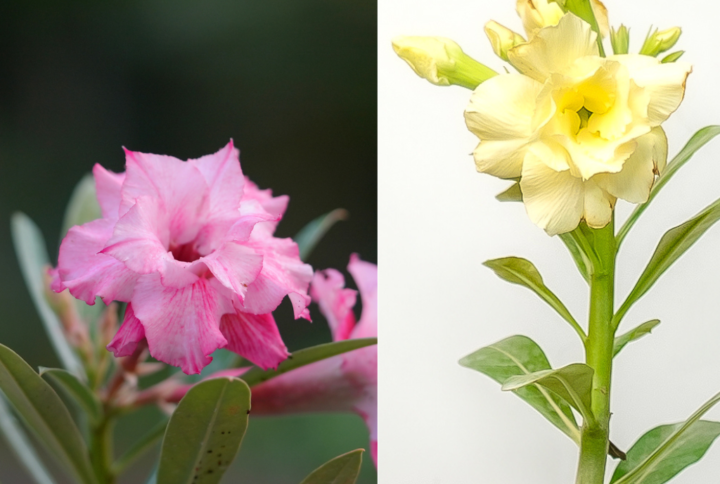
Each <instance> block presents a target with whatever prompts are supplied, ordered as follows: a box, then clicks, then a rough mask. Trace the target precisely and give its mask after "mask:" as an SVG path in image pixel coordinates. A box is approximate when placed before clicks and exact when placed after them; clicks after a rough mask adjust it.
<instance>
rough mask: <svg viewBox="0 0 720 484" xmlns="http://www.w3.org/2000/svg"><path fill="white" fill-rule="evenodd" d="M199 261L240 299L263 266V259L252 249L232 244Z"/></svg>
mask: <svg viewBox="0 0 720 484" xmlns="http://www.w3.org/2000/svg"><path fill="white" fill-rule="evenodd" d="M201 260H202V262H203V263H204V264H205V265H206V266H207V268H208V269H210V271H211V272H212V273H213V275H214V276H215V277H216V278H217V280H218V281H220V282H221V283H222V285H224V286H225V287H227V288H228V289H231V290H232V291H233V292H234V293H235V294H237V295H238V296H240V298H241V299H244V297H245V293H246V292H247V288H248V285H250V283H252V282H253V281H254V280H255V278H256V277H257V276H258V274H259V273H260V270H261V269H262V266H263V257H262V256H261V255H259V254H257V253H256V252H255V250H254V249H252V248H250V247H246V246H244V245H241V244H236V243H234V242H228V243H226V244H224V245H223V246H222V247H220V248H219V249H218V250H216V251H215V252H213V253H212V254H210V255H208V256H206V257H203V258H202V259H201Z"/></svg>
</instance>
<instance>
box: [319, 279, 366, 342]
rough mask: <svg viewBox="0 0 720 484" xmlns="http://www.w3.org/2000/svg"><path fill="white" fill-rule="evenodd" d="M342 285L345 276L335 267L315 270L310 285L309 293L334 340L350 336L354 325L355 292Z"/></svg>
mask: <svg viewBox="0 0 720 484" xmlns="http://www.w3.org/2000/svg"><path fill="white" fill-rule="evenodd" d="M344 287H345V278H344V277H343V276H342V274H340V273H339V272H338V271H336V270H335V269H327V270H324V271H318V272H316V273H315V275H314V276H313V280H312V285H311V286H310V294H311V295H312V298H313V300H314V301H315V302H317V303H318V306H320V312H321V313H322V314H323V316H325V319H327V322H328V325H329V326H330V331H331V332H332V335H333V340H334V341H342V340H345V339H348V338H350V333H352V330H353V328H354V327H355V313H353V306H355V302H356V299H357V292H356V291H353V290H352V289H344Z"/></svg>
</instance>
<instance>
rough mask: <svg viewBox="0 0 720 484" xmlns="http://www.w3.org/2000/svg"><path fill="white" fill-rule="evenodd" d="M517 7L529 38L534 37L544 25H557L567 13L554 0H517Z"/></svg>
mask: <svg viewBox="0 0 720 484" xmlns="http://www.w3.org/2000/svg"><path fill="white" fill-rule="evenodd" d="M515 9H516V10H517V13H518V15H519V16H520V19H521V20H522V23H523V27H525V33H526V34H527V36H528V38H532V37H533V36H534V35H535V34H536V33H537V31H538V30H540V29H541V28H543V27H550V26H551V25H557V24H558V22H559V21H560V19H561V18H562V16H563V15H565V12H563V9H562V8H560V5H558V4H557V3H556V2H555V1H554V0H517V3H516V4H515Z"/></svg>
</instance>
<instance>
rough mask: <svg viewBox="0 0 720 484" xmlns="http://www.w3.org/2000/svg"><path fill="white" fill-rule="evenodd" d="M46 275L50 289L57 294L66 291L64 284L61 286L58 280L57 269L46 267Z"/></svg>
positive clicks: (58, 273) (61, 283) (60, 281)
mask: <svg viewBox="0 0 720 484" xmlns="http://www.w3.org/2000/svg"><path fill="white" fill-rule="evenodd" d="M47 274H48V276H50V289H52V290H53V291H55V292H57V293H58V294H59V293H61V292H63V291H64V290H65V289H67V287H65V284H63V282H62V279H60V272H58V270H57V268H55V267H48V269H47Z"/></svg>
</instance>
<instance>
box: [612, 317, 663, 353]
mask: <svg viewBox="0 0 720 484" xmlns="http://www.w3.org/2000/svg"><path fill="white" fill-rule="evenodd" d="M658 324H660V320H659V319H651V320H650V321H645V322H644V323H642V324H641V325H639V326H636V327H635V328H633V329H631V330H630V331H628V332H627V333H624V334H621V335H620V336H617V337H616V338H615V343H614V344H613V358H615V357H616V356H617V355H618V353H620V350H622V349H623V348H624V347H625V345H626V344H628V343H629V342H631V341H635V340H636V339H640V338H642V337H643V336H645V335H646V334H650V333H651V332H652V330H653V328H655V326H657V325H658Z"/></svg>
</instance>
